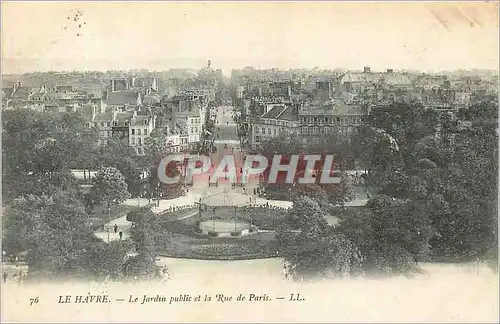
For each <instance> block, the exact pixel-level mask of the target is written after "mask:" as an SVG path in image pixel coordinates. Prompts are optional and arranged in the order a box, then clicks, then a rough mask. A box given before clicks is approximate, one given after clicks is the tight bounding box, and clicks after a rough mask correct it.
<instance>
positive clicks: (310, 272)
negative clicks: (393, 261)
mask: <svg viewBox="0 0 500 324" xmlns="http://www.w3.org/2000/svg"><path fill="white" fill-rule="evenodd" d="M325 216H326V215H325V213H324V211H323V210H322V209H321V208H320V206H319V205H318V203H317V202H315V201H314V200H312V199H310V198H308V197H300V198H299V199H297V200H296V201H294V205H293V208H292V210H291V212H290V213H289V214H288V215H287V218H286V223H285V224H284V225H283V226H282V227H280V228H279V229H278V231H277V238H276V239H277V241H278V243H279V245H280V247H281V248H280V252H281V255H282V256H283V257H284V258H285V262H286V264H288V269H287V270H288V272H289V273H290V274H292V276H293V278H295V279H299V280H300V279H309V278H315V277H318V276H321V277H323V276H341V277H345V276H349V275H356V274H360V273H361V272H360V271H361V264H362V259H361V253H360V251H359V249H358V248H357V247H356V246H355V245H354V244H353V243H352V242H351V241H350V240H349V238H348V237H346V236H345V235H343V234H341V233H337V232H335V231H334V228H333V227H332V226H329V225H328V224H327V222H326V219H325ZM293 229H295V230H293Z"/></svg>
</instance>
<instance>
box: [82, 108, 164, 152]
mask: <svg viewBox="0 0 500 324" xmlns="http://www.w3.org/2000/svg"><path fill="white" fill-rule="evenodd" d="M88 126H90V127H96V128H97V129H98V134H99V139H98V140H99V145H100V146H106V145H107V144H108V140H109V138H111V137H112V136H116V137H119V138H122V139H125V140H126V141H127V142H128V143H129V145H130V146H131V147H133V148H134V149H135V152H136V154H138V155H143V154H144V152H145V147H146V139H147V138H148V137H149V136H151V132H152V131H153V130H154V129H155V127H156V116H154V115H145V114H138V112H137V111H133V112H120V111H119V110H118V109H114V110H112V111H107V112H102V113H97V114H95V115H94V116H93V119H92V122H89V123H88Z"/></svg>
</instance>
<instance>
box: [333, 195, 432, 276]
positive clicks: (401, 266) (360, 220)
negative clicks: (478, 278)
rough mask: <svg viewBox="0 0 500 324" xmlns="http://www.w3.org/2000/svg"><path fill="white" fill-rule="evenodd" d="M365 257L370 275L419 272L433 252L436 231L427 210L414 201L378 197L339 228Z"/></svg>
mask: <svg viewBox="0 0 500 324" xmlns="http://www.w3.org/2000/svg"><path fill="white" fill-rule="evenodd" d="M336 230H337V231H338V232H339V233H343V234H345V235H346V236H347V237H348V238H349V239H350V240H351V242H353V243H354V244H355V245H356V246H357V247H358V248H359V250H360V251H363V252H362V255H363V260H364V261H363V271H364V272H365V273H367V274H409V273H412V272H415V271H419V270H420V269H419V268H418V262H419V261H422V260H425V259H426V257H427V256H428V255H429V252H430V244H429V241H430V239H431V238H432V237H433V236H434V234H435V231H434V229H433V228H432V224H431V220H430V218H429V217H428V216H427V214H426V210H425V209H424V208H422V206H419V205H418V204H415V203H414V202H412V201H411V200H401V199H394V198H392V197H388V196H383V195H381V196H378V197H375V198H373V199H371V200H370V201H369V202H368V205H367V210H364V211H362V212H360V213H358V214H357V215H356V216H355V217H353V218H350V219H347V220H345V221H344V222H342V223H341V225H340V226H339V227H338V228H336Z"/></svg>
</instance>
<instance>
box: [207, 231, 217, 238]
mask: <svg viewBox="0 0 500 324" xmlns="http://www.w3.org/2000/svg"><path fill="white" fill-rule="evenodd" d="M208 235H209V236H211V237H217V236H219V233H217V232H214V231H208Z"/></svg>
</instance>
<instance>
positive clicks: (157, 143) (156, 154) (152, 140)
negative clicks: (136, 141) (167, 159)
mask: <svg viewBox="0 0 500 324" xmlns="http://www.w3.org/2000/svg"><path fill="white" fill-rule="evenodd" d="M167 152H168V142H167V135H166V134H165V132H164V131H163V129H161V128H157V129H155V130H153V131H152V132H151V135H150V136H149V137H148V138H147V139H146V152H145V153H146V156H147V158H148V159H149V161H150V162H151V163H158V161H160V160H161V159H162V158H163V157H164V156H165V155H166V154H167Z"/></svg>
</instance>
